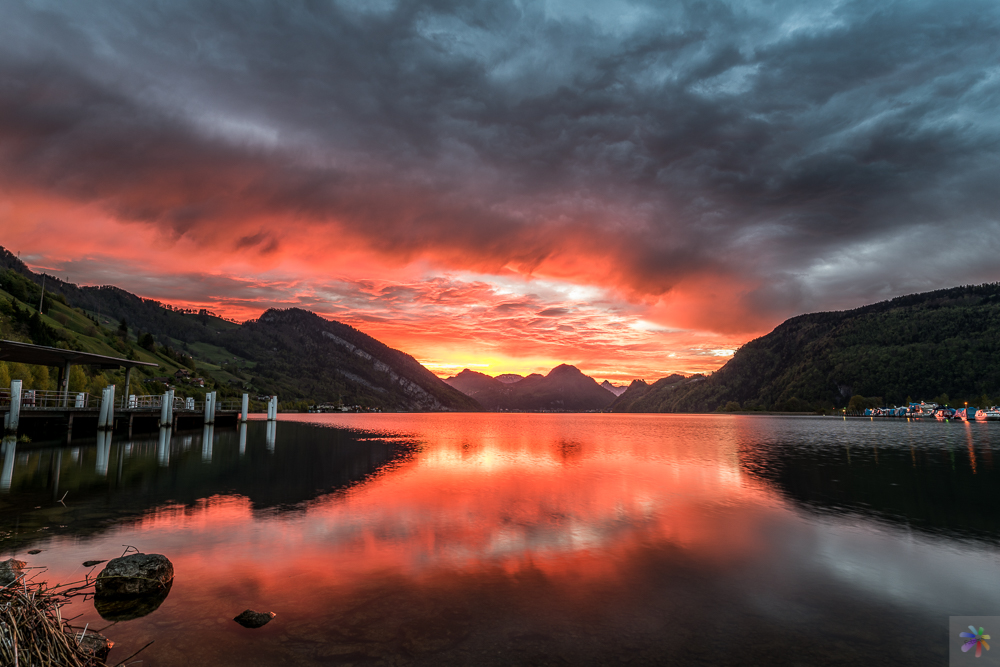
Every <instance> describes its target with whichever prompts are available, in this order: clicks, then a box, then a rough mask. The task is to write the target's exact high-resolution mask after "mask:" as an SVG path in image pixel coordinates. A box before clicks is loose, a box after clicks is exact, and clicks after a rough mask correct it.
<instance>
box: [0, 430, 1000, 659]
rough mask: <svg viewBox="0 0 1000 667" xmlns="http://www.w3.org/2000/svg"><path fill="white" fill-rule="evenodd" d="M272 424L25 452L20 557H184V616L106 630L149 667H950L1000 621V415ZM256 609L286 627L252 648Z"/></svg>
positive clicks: (1, 553)
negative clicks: (988, 418) (966, 418)
mask: <svg viewBox="0 0 1000 667" xmlns="http://www.w3.org/2000/svg"><path fill="white" fill-rule="evenodd" d="M272 428H274V430H273V431H271V432H269V427H268V425H267V424H265V423H264V422H261V421H256V422H251V423H250V424H249V425H248V426H247V427H246V430H245V433H244V434H242V435H241V433H240V432H239V431H237V430H232V429H229V430H222V429H218V430H215V431H214V433H211V434H210V435H209V437H207V438H206V437H205V436H206V435H208V434H205V433H202V432H198V433H181V434H178V435H175V436H174V437H173V438H172V439H169V440H167V441H158V439H157V438H156V437H152V438H148V439H134V440H131V441H129V440H125V439H123V438H115V439H114V440H113V441H112V442H111V443H110V445H107V444H103V445H102V446H101V447H98V446H97V444H96V443H95V442H94V441H90V442H81V443H78V444H75V445H74V446H73V447H63V448H45V447H41V446H38V445H32V446H27V447H25V446H18V448H17V449H16V450H15V451H13V452H11V451H10V449H9V448H8V450H7V451H6V452H5V453H4V466H3V471H4V477H3V480H0V481H2V483H0V486H2V487H6V488H3V489H2V490H0V557H2V558H7V557H8V556H11V555H14V556H17V557H18V558H21V559H22V560H26V561H28V562H29V564H30V565H36V566H45V567H47V568H48V570H47V572H45V574H44V575H43V576H44V577H46V578H47V579H48V580H49V581H50V582H55V581H72V580H76V579H80V578H82V577H83V575H84V574H85V573H86V572H88V571H91V570H90V569H89V568H84V567H83V566H82V563H83V561H86V560H91V559H109V558H114V557H116V556H120V555H121V554H122V552H123V551H124V549H125V545H132V546H135V547H136V548H138V549H139V550H140V551H142V552H146V553H161V554H164V555H166V556H167V557H169V558H170V559H171V560H172V561H173V563H174V567H175V571H176V578H175V581H174V585H173V588H172V590H171V591H170V594H169V596H168V597H167V599H166V601H165V602H163V604H162V606H160V607H159V609H157V610H156V611H154V612H153V613H151V614H149V615H148V616H145V617H143V618H138V619H135V620H130V621H125V622H120V623H118V624H117V625H115V626H114V627H111V628H109V629H107V630H106V631H105V634H106V635H108V636H109V637H110V638H112V639H113V640H115V641H116V643H117V645H116V648H115V649H114V651H113V652H112V654H111V657H112V658H113V659H115V658H117V659H118V660H120V659H122V658H124V657H126V656H128V655H129V654H130V653H132V652H133V651H134V650H136V649H138V648H140V647H141V646H142V645H144V644H146V643H147V642H149V641H150V640H155V643H154V644H153V645H152V646H150V647H149V648H148V649H146V650H145V651H144V652H143V653H142V654H141V655H140V656H139V657H140V658H142V659H143V663H142V665H143V666H144V667H167V666H171V667H173V666H184V667H188V666H190V665H192V664H205V665H240V666H241V667H249V666H252V665H302V666H311V665H341V664H344V665H347V664H386V665H405V664H414V663H416V664H426V665H494V664H497V665H501V664H502V665H546V664H548V665H587V664H618V663H621V664H632V665H642V664H650V665H653V664H655V665H747V664H767V665H874V664H878V665H942V664H947V660H948V658H947V650H948V617H949V616H950V615H980V614H981V615H998V614H1000V576H998V574H1000V569H998V565H1000V486H998V481H1000V479H998V470H997V467H996V466H995V464H994V457H995V456H1000V423H986V424H976V423H974V424H961V423H937V422H906V421H902V422H900V421H892V422H888V421H887V422H872V421H863V420H853V421H852V420H848V421H843V420H840V419H836V418H829V417H828V418H821V417H802V418H794V417H768V416H731V415H711V416H688V415H602V414H585V415H548V414H382V415H361V414H359V415H355V414H345V415H282V419H281V420H280V421H279V422H278V423H277V424H276V425H275V426H274V427H272ZM63 494H66V496H65V506H63V505H62V504H60V503H59V502H57V501H58V499H59V498H60V497H62V496H63ZM32 549H41V550H42V551H41V553H39V554H37V555H27V551H28V550H32ZM101 567H102V566H98V567H97V568H95V569H93V570H92V572H93V574H96V573H97V572H99V571H100V568H101ZM75 606H76V609H75V611H74V613H81V614H83V615H82V616H81V617H80V618H79V619H78V621H77V622H79V623H81V624H82V623H87V622H89V623H90V627H91V628H97V629H100V628H101V627H103V626H106V625H107V622H106V621H103V620H102V619H101V618H100V617H99V616H98V615H97V613H96V611H95V610H94V608H93V605H92V603H89V602H86V603H84V602H79V603H77V604H76V605H75ZM246 608H252V609H256V610H262V611H273V612H275V613H276V614H277V616H276V617H275V619H274V620H273V621H272V622H271V623H270V624H268V625H267V626H265V627H264V628H261V629H258V630H248V629H245V628H242V627H240V626H239V625H237V624H236V623H235V622H233V620H232V618H233V617H234V616H235V615H236V614H238V613H239V612H241V611H243V610H244V609H246ZM65 615H67V614H65V613H64V616H65ZM997 632H1000V630H996V631H994V636H996V634H997ZM993 652H996V650H994V651H992V652H991V653H993ZM970 657H971V656H970ZM970 664H973V662H972V660H970Z"/></svg>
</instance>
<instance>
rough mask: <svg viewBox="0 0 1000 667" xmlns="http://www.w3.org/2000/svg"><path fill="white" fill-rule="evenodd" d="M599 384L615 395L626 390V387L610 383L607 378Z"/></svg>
mask: <svg viewBox="0 0 1000 667" xmlns="http://www.w3.org/2000/svg"><path fill="white" fill-rule="evenodd" d="M601 386H602V387H604V388H605V389H607V390H608V391H610V392H611V393H612V394H614V395H615V396H621V395H622V394H624V393H625V392H626V391H628V387H619V386H617V385H613V384H611V383H610V382H608V381H607V380H605V381H604V382H602V383H601Z"/></svg>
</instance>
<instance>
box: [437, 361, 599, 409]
mask: <svg viewBox="0 0 1000 667" xmlns="http://www.w3.org/2000/svg"><path fill="white" fill-rule="evenodd" d="M445 382H446V383H447V384H449V385H451V386H452V387H454V388H455V389H458V390H459V391H461V392H463V393H465V394H466V395H468V396H470V397H472V398H474V399H476V400H477V401H478V402H479V404H480V405H482V406H483V407H484V408H485V409H487V410H522V411H541V410H546V411H558V412H586V411H588V410H601V409H603V408H605V407H607V406H608V405H609V404H610V403H611V401H613V400H614V398H615V396H614V394H612V393H611V392H610V391H608V390H607V389H604V388H602V387H601V385H599V384H597V382H596V381H595V380H594V379H593V378H591V377H588V376H586V375H584V374H583V373H581V372H580V370H579V369H578V368H576V367H575V366H569V365H567V364H562V365H560V366H556V367H555V368H553V369H552V370H551V371H549V373H548V374H547V375H544V376H543V375H539V374H538V373H532V374H531V375H529V376H527V377H525V378H523V379H521V380H519V381H517V382H506V383H505V382H503V381H501V380H500V379H499V377H496V378H492V377H490V376H488V375H484V374H483V373H477V372H475V371H470V370H469V369H465V370H463V371H462V372H461V373H459V374H458V375H456V376H455V377H450V378H448V379H446V380H445Z"/></svg>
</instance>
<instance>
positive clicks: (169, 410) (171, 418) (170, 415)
mask: <svg viewBox="0 0 1000 667" xmlns="http://www.w3.org/2000/svg"><path fill="white" fill-rule="evenodd" d="M167 394H168V395H169V398H168V399H167V418H168V419H169V421H168V422H167V423H168V424H169V425H170V426H173V425H174V390H173V389H171V390H170V391H168V392H167Z"/></svg>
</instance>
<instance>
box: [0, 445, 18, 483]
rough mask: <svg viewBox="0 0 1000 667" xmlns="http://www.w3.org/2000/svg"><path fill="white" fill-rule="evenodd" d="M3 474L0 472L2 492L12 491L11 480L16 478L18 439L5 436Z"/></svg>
mask: <svg viewBox="0 0 1000 667" xmlns="http://www.w3.org/2000/svg"><path fill="white" fill-rule="evenodd" d="M2 450H3V472H0V491H10V484H11V480H12V479H13V477H14V457H15V456H16V455H17V439H16V438H15V437H14V436H12V435H8V436H4V439H3V444H2Z"/></svg>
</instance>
